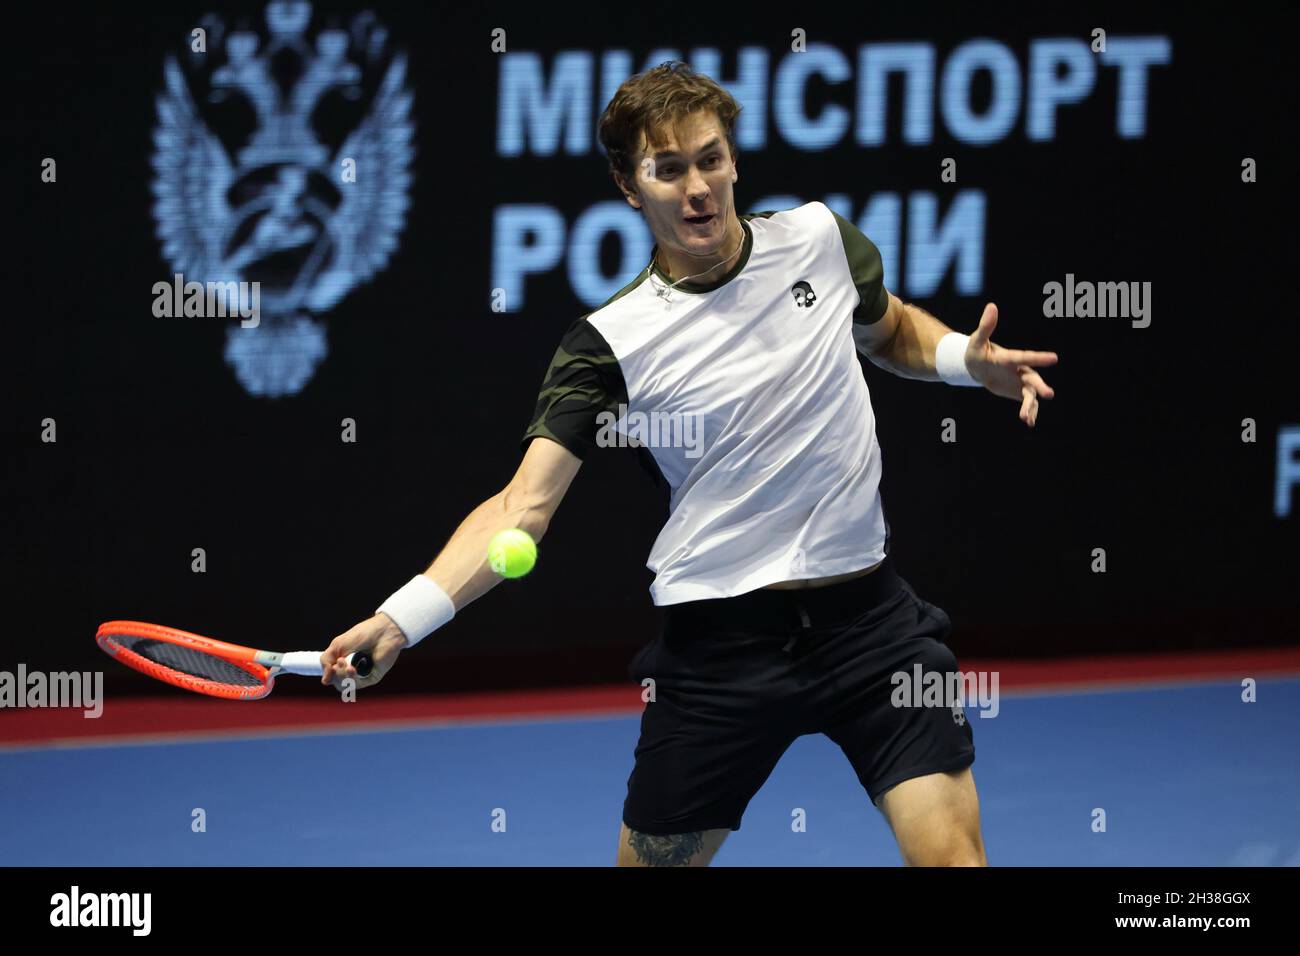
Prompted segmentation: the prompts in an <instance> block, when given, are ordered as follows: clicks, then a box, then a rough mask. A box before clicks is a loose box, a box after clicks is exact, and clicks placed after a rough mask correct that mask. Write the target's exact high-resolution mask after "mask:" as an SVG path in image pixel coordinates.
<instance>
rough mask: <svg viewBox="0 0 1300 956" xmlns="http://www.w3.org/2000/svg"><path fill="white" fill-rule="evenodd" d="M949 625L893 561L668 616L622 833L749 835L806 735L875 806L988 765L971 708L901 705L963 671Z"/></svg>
mask: <svg viewBox="0 0 1300 956" xmlns="http://www.w3.org/2000/svg"><path fill="white" fill-rule="evenodd" d="M950 628H951V622H950V621H949V619H948V615H947V614H945V613H944V612H943V611H942V610H940V609H939V608H937V607H935V606H934V605H932V604H927V603H926V602H925V601H922V600H921V599H920V598H918V597H917V596H916V592H915V591H913V590H912V588H911V586H910V585H909V584H908V583H907V582H906V581H904V580H903V579H902V578H901V577H899V576H898V574H897V573H896V572H895V570H894V567H893V562H892V560H891V559H890V558H888V557H886V558H885V561H884V563H883V564H882V565H881V566H880V567H879V568H877V569H876V570H875V571H873V572H872V573H870V574H868V575H865V576H864V577H861V578H855V579H853V580H850V581H845V582H843V583H841V584H833V585H829V586H826V587H820V588H806V589H802V590H794V591H772V590H757V591H751V592H749V593H748V594H742V595H739V596H737V597H733V598H720V599H717V600H710V601H691V602H687V603H684V604H674V605H669V606H668V608H667V609H666V617H665V621H664V630H663V633H662V634H661V635H660V636H659V637H658V638H657V639H656V640H654V641H652V642H651V643H650V644H648V645H646V646H645V647H644V648H642V649H641V651H640V652H638V654H637V655H636V657H634V658H633V659H632V662H631V664H629V665H628V676H629V677H630V678H632V679H633V680H635V681H636V682H637V683H641V682H642V681H643V680H644V679H645V678H652V679H653V681H654V683H653V685H652V686H653V691H654V700H653V701H652V702H648V703H647V704H646V706H645V711H644V713H643V714H642V716H641V739H640V740H639V741H638V743H637V747H636V765H635V767H633V769H632V775H631V777H629V778H628V782H627V800H626V802H625V803H624V804H623V822H624V823H625V824H627V826H628V827H629V828H631V829H633V830H637V831H640V832H641V833H649V834H659V835H666V834H672V833H691V832H695V831H699V830H713V829H723V828H725V829H730V830H739V829H740V819H741V816H742V815H743V814H744V812H745V807H746V806H748V805H749V801H750V799H751V798H752V797H753V796H754V794H755V793H757V792H758V789H759V788H760V787H761V786H762V785H763V783H764V782H765V781H766V780H767V778H768V776H769V775H770V774H771V772H772V769H773V768H774V767H775V766H776V762H777V760H779V759H780V757H781V755H782V754H783V753H785V751H786V750H787V749H788V748H789V746H790V745H791V744H792V743H794V741H795V740H796V739H797V738H799V737H801V736H803V735H804V734H817V733H821V734H825V735H826V736H827V737H829V738H830V739H831V740H833V741H835V743H837V744H839V746H840V749H841V750H843V752H844V755H845V756H846V757H848V758H849V762H850V763H851V764H852V765H853V769H854V770H855V771H856V772H857V775H858V780H859V781H861V783H862V786H863V787H864V788H865V789H866V791H867V794H868V796H869V797H870V798H871V801H872V803H873V804H874V803H875V802H876V801H877V799H878V798H879V797H880V796H881V795H882V794H883V793H884V792H885V791H886V790H888V789H889V788H890V787H893V786H894V785H895V784H898V783H901V782H902V781H904V780H908V779H910V778H912V777H919V776H923V775H925V774H930V773H941V772H946V771H953V770H961V769H963V768H965V767H969V766H970V765H971V764H972V763H973V762H974V760H975V744H974V740H973V737H972V734H971V728H970V721H969V720H967V719H966V717H965V714H964V713H963V712H962V711H961V708H960V706H958V707H957V708H955V709H954V708H951V707H945V706H937V707H936V706H928V707H916V706H895V705H894V701H896V700H897V698H898V696H899V695H896V694H895V689H896V687H897V686H898V685H897V683H896V682H895V681H894V680H893V675H895V674H897V673H900V672H902V673H906V674H908V675H913V676H914V675H915V673H916V672H915V670H914V665H916V664H918V663H919V664H920V665H921V668H922V671H921V673H923V674H925V673H929V672H931V671H938V672H941V673H945V674H946V673H950V672H954V671H956V670H957V660H956V657H955V656H954V655H953V653H952V651H951V650H949V649H948V647H947V645H945V644H944V643H943V641H944V638H945V637H946V636H947V635H948V632H949V629H950Z"/></svg>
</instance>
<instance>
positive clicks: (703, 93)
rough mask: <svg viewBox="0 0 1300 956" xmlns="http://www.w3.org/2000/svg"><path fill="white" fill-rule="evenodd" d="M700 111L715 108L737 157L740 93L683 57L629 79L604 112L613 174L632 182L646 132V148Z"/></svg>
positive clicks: (601, 129)
mask: <svg viewBox="0 0 1300 956" xmlns="http://www.w3.org/2000/svg"><path fill="white" fill-rule="evenodd" d="M699 110H712V111H713V112H714V113H715V114H716V115H717V117H718V122H719V123H720V124H721V125H722V129H723V131H724V132H725V133H726V137H727V148H728V149H729V150H731V158H732V159H733V160H734V159H735V158H736V117H737V116H738V115H739V114H740V104H739V103H737V102H736V99H735V97H733V96H732V95H731V94H730V93H728V92H727V91H726V90H725V89H723V88H722V87H721V86H719V85H718V84H717V83H716V82H714V80H712V79H710V78H709V77H707V76H705V75H704V74H703V73H696V72H695V71H694V70H692V69H691V68H690V67H689V66H688V65H687V64H685V63H683V62H682V61H681V60H667V61H665V62H663V63H661V64H659V65H658V66H656V67H654V68H653V69H650V70H646V71H645V72H644V73H638V74H637V75H636V76H632V77H629V78H628V79H626V80H624V81H623V84H622V85H621V86H619V88H618V92H617V93H615V94H614V98H613V99H612V100H610V101H609V105H608V106H606V107H605V112H604V113H602V114H601V117H600V125H599V126H598V128H597V130H598V135H599V137H600V144H601V145H602V146H603V147H605V155H606V156H607V157H608V158H609V172H610V175H612V176H613V177H614V181H615V182H618V177H619V175H622V176H623V178H624V179H626V180H629V181H630V180H632V179H633V178H634V177H633V170H632V157H633V156H634V155H635V153H636V150H637V147H638V146H639V145H640V141H641V134H642V133H644V134H645V139H646V147H647V149H649V147H651V146H662V145H664V143H665V140H664V139H663V137H662V135H661V131H662V130H664V129H665V128H668V127H672V126H676V124H677V123H678V122H680V121H681V120H683V119H685V118H686V117H687V116H689V115H690V114H692V113H695V112H697V111H699Z"/></svg>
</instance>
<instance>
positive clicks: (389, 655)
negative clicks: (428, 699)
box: [320, 614, 406, 690]
mask: <svg viewBox="0 0 1300 956" xmlns="http://www.w3.org/2000/svg"><path fill="white" fill-rule="evenodd" d="M404 647H406V635H404V634H403V633H402V632H401V630H400V629H399V628H398V626H397V625H396V624H394V623H393V619H392V618H391V617H389V616H388V615H387V614H376V615H375V616H374V617H371V618H367V619H366V620H364V621H362V622H361V623H360V624H358V625H356V626H355V627H353V628H352V629H351V630H347V631H344V632H343V633H342V634H340V635H339V636H338V637H336V638H334V640H333V641H331V642H330V646H329V647H327V648H326V649H325V651H324V653H322V654H321V656H320V663H321V668H322V671H323V673H322V675H321V679H320V682H321V683H322V684H333V685H334V686H335V687H337V688H339V689H340V690H342V688H343V681H344V680H345V679H346V678H349V677H351V678H352V679H353V680H354V681H356V687H357V688H358V689H360V688H362V687H373V686H374V685H375V684H378V683H379V682H380V681H381V680H383V679H384V675H385V674H387V673H388V669H389V668H390V667H392V666H393V665H394V664H395V663H397V655H398V654H400V653H401V652H402V649H403V648H404ZM357 651H365V652H366V653H367V654H369V655H370V659H371V660H372V661H374V669H373V670H371V672H370V673H369V675H367V676H366V677H358V676H357V669H356V668H355V667H353V666H352V665H351V664H349V663H347V657H348V655H349V654H353V653H356V652H357Z"/></svg>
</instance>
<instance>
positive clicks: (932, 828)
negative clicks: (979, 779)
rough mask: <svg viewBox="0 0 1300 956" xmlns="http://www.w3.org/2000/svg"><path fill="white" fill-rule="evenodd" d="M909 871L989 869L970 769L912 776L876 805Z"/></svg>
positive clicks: (977, 796) (885, 794) (881, 797)
mask: <svg viewBox="0 0 1300 956" xmlns="http://www.w3.org/2000/svg"><path fill="white" fill-rule="evenodd" d="M877 806H879V807H880V809H881V811H882V812H883V813H884V814H885V819H887V820H888V821H889V826H890V827H891V828H892V829H893V831H894V838H895V839H896V840H897V841H898V849H899V850H900V851H901V852H902V854H903V862H904V863H906V864H907V865H908V866H988V860H987V859H986V858H985V856H984V839H983V837H982V836H981V835H980V802H979V794H978V793H977V792H976V790H975V777H974V775H973V774H972V773H971V769H970V768H969V767H967V768H966V769H965V770H957V771H953V772H951V773H931V774H926V775H924V776H920V777H912V778H911V779H909V780H904V781H903V782H902V783H899V784H896V785H895V786H893V787H891V788H890V789H888V790H886V791H885V792H884V793H883V794H882V795H881V796H880V798H879V800H877Z"/></svg>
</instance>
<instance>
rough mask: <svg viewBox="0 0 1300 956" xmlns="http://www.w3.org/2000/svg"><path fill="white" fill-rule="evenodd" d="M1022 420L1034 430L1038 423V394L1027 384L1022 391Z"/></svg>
mask: <svg viewBox="0 0 1300 956" xmlns="http://www.w3.org/2000/svg"><path fill="white" fill-rule="evenodd" d="M1020 394H1021V401H1020V420H1021V421H1022V422H1024V423H1025V424H1026V425H1028V426H1029V427H1030V428H1033V427H1034V425H1035V424H1036V423H1037V422H1038V393H1037V392H1036V391H1034V386H1032V385H1030V384H1027V383H1026V384H1025V386H1024V387H1023V388H1021V389H1020Z"/></svg>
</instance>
